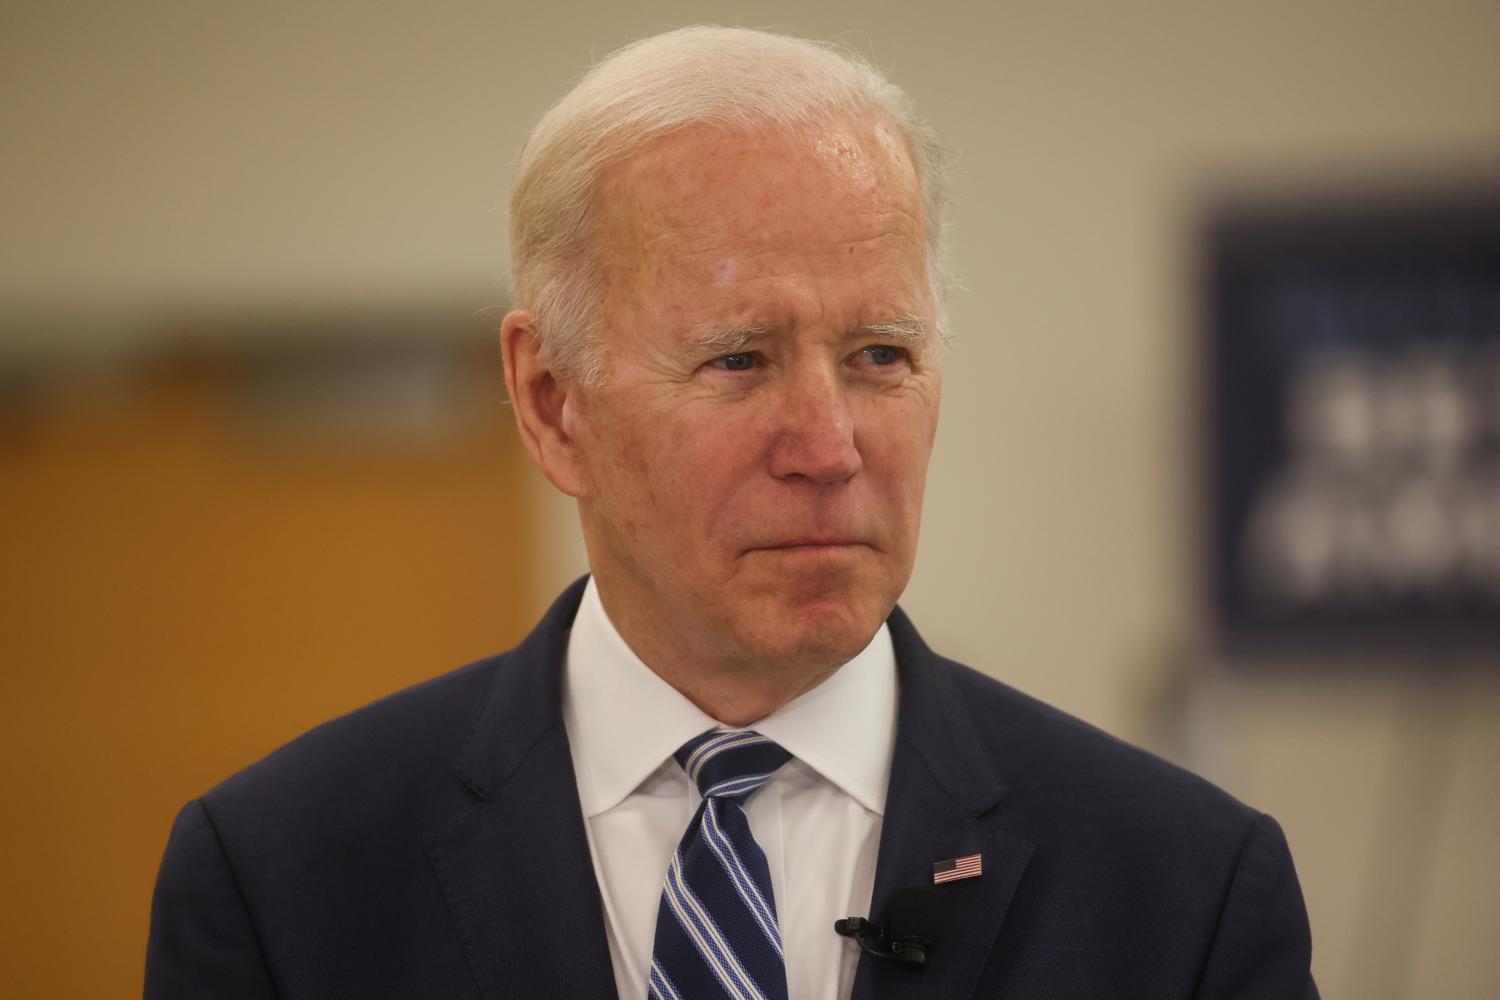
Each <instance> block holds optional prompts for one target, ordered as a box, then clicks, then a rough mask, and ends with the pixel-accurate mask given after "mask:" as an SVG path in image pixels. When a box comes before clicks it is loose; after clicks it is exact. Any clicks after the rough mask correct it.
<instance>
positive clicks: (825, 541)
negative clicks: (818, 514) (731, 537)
mask: <svg viewBox="0 0 1500 1000" xmlns="http://www.w3.org/2000/svg"><path fill="white" fill-rule="evenodd" d="M867 544H868V543H866V542H864V541H863V540H861V539H858V538H847V537H843V536H821V535H819V536H809V537H807V538H792V539H787V540H786V541H780V542H772V543H770V544H767V545H757V546H755V547H754V549H752V550H751V551H755V550H760V551H763V552H796V551H800V550H805V551H810V552H816V551H835V550H838V549H851V548H856V547H861V546H865V545H867Z"/></svg>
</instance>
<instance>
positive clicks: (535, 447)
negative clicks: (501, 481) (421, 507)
mask: <svg viewBox="0 0 1500 1000" xmlns="http://www.w3.org/2000/svg"><path fill="white" fill-rule="evenodd" d="M541 347H542V345H541V342H540V341H538V340H537V336H536V317H535V316H533V315H532V314H531V313H530V312H527V311H526V310H524V309H517V310H514V311H512V312H510V313H509V314H507V315H506V317H505V320H504V322H502V323H501V324H500V353H501V355H502V356H503V357H504V359H505V389H506V391H507V392H509V393H510V401H511V405H512V406H513V407H514V408H515V411H516V429H517V430H519V431H520V432H521V440H522V441H523V442H525V444H526V450H527V451H529V452H531V458H532V461H534V462H536V464H537V466H538V467H539V468H540V469H541V470H542V474H543V475H545V476H546V477H547V478H548V479H549V480H551V481H552V485H553V486H556V487H557V488H558V489H560V490H562V491H563V492H564V493H566V494H568V495H569V496H573V497H577V496H581V495H582V494H583V482H584V478H583V474H582V471H583V470H582V467H581V466H580V463H579V460H578V449H577V445H576V442H574V441H573V439H572V438H571V437H570V436H569V434H568V432H567V429H566V426H565V421H564V411H565V410H566V409H567V407H568V406H569V400H568V397H569V395H570V394H571V393H575V392H577V391H579V390H578V388H577V386H576V385H574V384H572V383H570V382H567V381H565V380H563V379H561V378H559V377H558V376H557V375H555V374H554V373H553V372H552V371H551V370H550V369H549V368H547V367H546V365H544V364H543V363H542V358H541Z"/></svg>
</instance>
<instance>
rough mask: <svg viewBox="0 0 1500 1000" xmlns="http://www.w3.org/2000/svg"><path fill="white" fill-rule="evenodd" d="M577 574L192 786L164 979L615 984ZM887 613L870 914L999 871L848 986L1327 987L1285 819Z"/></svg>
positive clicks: (490, 999) (175, 993)
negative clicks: (914, 966) (587, 764)
mask: <svg viewBox="0 0 1500 1000" xmlns="http://www.w3.org/2000/svg"><path fill="white" fill-rule="evenodd" d="M582 589H583V588H582V581H580V582H579V583H578V584H575V585H574V586H573V587H571V588H570V589H569V590H568V591H567V592H566V593H565V594H564V595H563V596H562V597H561V598H560V599H559V600H558V602H557V603H556V604H555V605H554V606H553V607H552V609H551V611H549V612H548V614H547V616H546V617H545V618H544V619H543V621H542V622H541V624H540V625H539V626H538V627H537V628H536V630H535V631H534V632H532V633H531V635H530V636H528V637H527V639H526V640H525V641H524V642H523V643H522V644H521V645H520V646H518V647H517V648H516V649H514V650H512V651H511V652H509V653H505V654H502V655H500V656H497V657H494V658H493V659H489V660H485V661H482V662H480V663H476V664H473V665H471V666H469V667H465V668H463V669H461V670H458V671H456V672H454V673H451V674H447V675H445V676H443V677H439V678H437V679H435V680H432V681H429V682H427V683H425V684H422V685H420V686H418V687H415V688H412V689H410V690H407V691H404V692H401V693H399V694H396V695H394V696H392V697H390V698H387V699H385V700H383V701H380V702H377V703H376V704H374V705H370V706H369V707H367V708H364V709H361V710H360V711H357V712H355V713H353V714H352V715H349V716H346V717H344V718H341V719H338V720H335V721H333V722H330V723H328V724H327V725H324V726H322V727H320V728H318V729H315V730H313V731H312V732H310V733H308V734H307V735H305V736H303V737H301V738H300V739H298V740H296V741H294V742H293V743H291V744H289V745H288V746H286V747H283V748H282V749H280V750H278V751H276V752H275V753H273V754H271V755H270V756H269V757H267V758H266V759H264V760H262V761H260V762H259V763H257V764H255V765H253V766H251V767H250V768H248V769H246V770H245V771H242V772H240V773H239V774H237V775H235V776H234V777H232V778H230V779H229V780H228V781H226V782H224V783H223V784H222V785H219V786H218V787H217V788H214V789H213V790H212V791H210V792H208V793H207V794H205V795H204V796H203V797H202V798H200V799H197V800H195V801H193V802H191V803H189V804H188V805H187V806H186V807H185V808H184V809H183V810H182V812H181V814H180V815H179V816H178V817H177V822H176V825H175V826H174V827H173V829H172V834H171V838H170V841H169V843H168V845H167V850H166V856H165V858H164V860H163V861H162V866H161V872H160V875H159V876H158V879H157V885H156V892H155V896H154V898H153V901H152V909H151V935H150V943H149V945H148V948H147V961H146V996H147V997H148V998H150V1000H165V998H194V1000H198V998H210V997H211V998H219V1000H239V998H245V1000H248V998H257V1000H261V998H271V997H279V998H282V1000H303V998H319V1000H334V998H350V1000H377V998H385V997H390V998H397V997H400V998H416V997H422V998H426V997H432V998H445V1000H446V998H454V1000H458V998H484V1000H541V998H549V1000H552V998H568V1000H575V998H576V1000H596V998H597V1000H605V998H614V997H615V983H614V975H613V972H612V970H611V967H610V957H609V948H608V944H607V941H606V938H605V929H604V918H603V910H602V906H601V903H600V897H599V890H598V887H597V885H596V883H595V880H594V872H593V866H592V863H591V861H590V858H589V850H588V843H587V840H586V836H585V833H584V821H583V816H582V812H581V809H580V807H579V804H578V793H577V789H576V787H575V785H574V781H573V764H572V760H571V758H570V756H569V751H568V741H567V736H566V734H565V732H564V729H563V724H562V712H561V697H560V684H559V677H560V673H561V665H562V658H563V652H564V649H565V646H566V635H567V630H568V627H569V625H570V623H571V622H572V619H573V615H574V612H575V611H576V610H577V607H578V601H579V598H580V597H581V595H582ZM890 629H891V635H892V638H893V639H894V642H895V648H896V659H897V663H898V667H899V673H900V690H901V696H900V715H899V721H898V727H897V740H896V749H895V758H894V761H893V765H892V773H891V785H890V791H889V796H888V801H887V808H886V817H885V824H884V827H883V828H882V833H881V840H880V854H879V862H878V866H877V870H876V876H875V889H874V900H873V904H874V905H873V909H875V910H877V911H878V910H879V909H880V906H881V904H882V903H883V901H884V900H885V899H887V898H888V897H889V896H890V894H891V893H892V892H893V891H895V890H896V889H899V888H902V887H904V886H911V885H922V884H931V878H932V864H933V862H934V861H937V860H939V859H945V858H955V857H959V856H962V855H967V854H976V853H977V854H982V855H983V857H984V874H983V875H982V876H981V877H979V878H977V879H970V880H966V881H957V882H950V883H947V884H945V885H943V886H940V887H938V890H937V891H938V892H939V893H940V898H941V903H942V908H943V913H944V931H943V935H942V937H941V939H940V941H939V942H938V944H937V946H936V948H935V949H934V951H933V953H932V956H931V958H930V961H929V965H928V967H927V968H926V969H924V970H922V971H919V972H912V971H907V970H904V969H901V968H897V967H895V966H892V965H889V964H886V963H881V962H875V961H872V960H871V959H869V958H868V957H865V958H863V959H862V961H861V965H860V966H859V971H858V974H857V978H856V982H855V988H854V996H855V998H856V1000H876V998H915V997H930V998H941V1000H963V998H969V997H975V998H990V997H1008V998H1017V1000H1019V998H1038V1000H1041V998H1046V1000H1063V998H1070V997H1080V998H1081V997H1090V998H1096V997H1110V998H1121V1000H1126V998H1137V997H1138V998H1142V1000H1148V998H1149V1000H1167V998H1178V997H1181V998H1188V997H1196V998H1203V1000H1208V998H1231V997H1233V998H1246V1000H1248V998H1257V1000H1260V998H1278V1000H1279V998H1298V1000H1301V998H1304V997H1315V996H1316V995H1317V994H1316V990H1315V989H1314V987H1313V985H1312V980H1311V977H1310V975H1309V959H1310V949H1311V945H1310V942H1309V934H1308V926H1307V917H1306V914H1305V911H1304V908H1303V903H1302V896H1301V892H1300V890H1299V888H1298V884H1297V878H1296V875H1295V873H1294V871H1293V869H1292V861H1291V857H1290V855H1289V853H1288V851H1287V846H1286V842H1285V840H1284V839H1283V837H1282V834H1281V831H1280V829H1279V828H1278V827H1277V826H1276V823H1275V822H1274V821H1273V820H1272V819H1271V818H1270V817H1268V816H1265V815H1262V814H1260V813H1257V812H1255V811H1254V810H1252V809H1249V808H1247V807H1245V806H1243V805H1241V804H1240V803H1238V802H1236V801H1235V800H1233V799H1232V798H1230V797H1229V796H1228V795H1226V794H1224V793H1223V792H1221V791H1219V790H1217V789H1215V788H1214V787H1213V786H1211V785H1209V784H1207V783H1206V782H1204V781H1202V780H1200V779H1198V778H1195V777H1193V776H1192V775H1190V774H1188V773H1186V772H1184V771H1181V770H1179V769H1178V768H1175V767H1173V766H1171V765H1169V764H1166V763H1164V762H1163V761H1161V760H1158V759H1157V758H1155V757H1152V756H1150V755H1148V754H1146V753H1143V752H1142V751H1140V750H1136V749H1134V748H1132V747H1130V746H1127V745H1125V744H1123V743H1121V742H1119V741H1117V740H1115V739H1113V738H1111V737H1109V736H1107V735H1105V734H1103V733H1101V732H1099V731H1098V730H1095V729H1093V728H1091V727H1089V726H1087V725H1085V724H1083V723H1081V722H1079V721H1077V720H1076V719H1073V718H1070V717H1069V716H1067V715H1065V714H1063V713H1062V712H1059V711H1057V710H1055V709H1052V708H1049V707H1047V706H1045V705H1042V704H1040V703H1038V702H1036V701H1034V700H1032V699H1030V698H1027V697H1025V696H1024V695H1021V694H1018V693H1017V692H1015V691H1013V690H1011V689H1010V688H1007V687H1005V686H1004V685H1002V684H999V683H997V682H995V681H993V680H990V679H989V678H986V677H984V676H982V675H980V674H978V673H975V672H974V671H971V670H969V669H968V668H966V667H963V666H960V665H959V664H956V663H953V662H951V661H949V660H945V659H943V658H942V657H939V656H937V655H935V654H934V653H932V651H931V650H929V649H928V648H927V647H926V645H925V644H924V643H923V642H922V639H921V637H920V636H918V635H917V632H916V630H915V629H914V628H913V627H912V625H911V623H910V622H909V621H908V620H907V618H906V617H905V615H903V614H902V613H901V612H900V611H899V610H898V611H896V612H895V613H894V614H893V615H892V617H891V619H890ZM828 933H830V934H832V933H833V930H832V928H831V927H830V928H829V930H828ZM851 947H852V945H851ZM797 1000H827V998H797Z"/></svg>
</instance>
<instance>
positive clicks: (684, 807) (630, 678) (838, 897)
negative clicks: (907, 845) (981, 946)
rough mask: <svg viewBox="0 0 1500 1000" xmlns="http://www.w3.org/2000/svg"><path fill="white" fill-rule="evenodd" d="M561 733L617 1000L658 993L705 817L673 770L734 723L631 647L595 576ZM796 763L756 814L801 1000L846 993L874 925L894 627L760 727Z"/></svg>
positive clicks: (577, 626)
mask: <svg viewBox="0 0 1500 1000" xmlns="http://www.w3.org/2000/svg"><path fill="white" fill-rule="evenodd" d="M563 722H564V724H565V726H566V727H567V733H568V743H569V745H570V747H571V749H572V754H573V770H574V772H575V773H576V775H577V778H578V796H579V800H580V802H581V803H582V805H583V815H584V820H585V824H586V826H587V829H588V841H589V851H590V853H591V855H592V857H593V862H594V874H595V876H596V877H597V878H598V881H599V890H600V894H601V895H602V896H603V898H604V915H605V924H606V930H607V933H608V936H609V954H610V959H611V960H612V961H613V963H614V970H615V984H616V986H617V988H618V990H619V993H620V1000H639V998H644V997H645V996H646V975H647V972H648V970H649V969H650V967H651V950H652V943H653V941H654V939H655V934H656V913H657V907H658V906H659V905H660V903H661V892H662V885H663V882H664V880H665V877H666V872H667V862H668V861H670V860H671V857H672V852H673V851H675V850H676V848H677V844H678V842H679V841H680V840H681V839H682V835H683V833H684V831H686V829H687V825H688V822H689V821H690V820H691V819H692V817H693V813H694V812H695V811H696V810H697V808H698V803H699V801H700V796H699V794H698V789H697V787H696V786H694V785H693V783H692V782H690V781H689V780H688V778H687V775H686V774H685V773H683V770H682V768H681V767H679V766H678V764H677V762H676V761H675V760H673V759H672V755H673V754H674V753H676V751H677V749H678V748H679V747H680V746H682V744H684V743H686V742H687V741H688V740H690V739H692V738H693V737H694V736H697V735H698V734H700V733H703V732H706V731H707V730H709V729H714V728H722V727H721V726H720V724H719V723H718V722H716V721H715V720H714V719H713V718H712V717H711V716H708V715H706V714H704V713H703V712H702V711H701V710H700V709H699V708H698V707H697V706H695V705H694V704H693V703H692V702H690V701H688V700H687V699H686V698H685V697H683V696H682V695H681V694H680V693H678V691H677V690H676V689H675V688H673V687H672V686H671V685H669V684H667V683H666V682H665V681H663V680H662V679H661V678H660V677H658V676H657V675H656V674H655V673H653V672H652V671H651V669H650V668H648V667H647V666H646V665H645V664H644V663H642V662H641V660H640V659H639V658H638V657H637V656H636V655H635V654H634V653H633V652H632V651H631V649H630V647H629V646H627V645H626V644H625V640H624V639H623V638H621V636H620V634H619V632H617V631H616V630H615V628H614V625H613V624H611V622H610V620H609V618H608V616H607V615H606V614H605V612H604V605H603V604H602V603H601V602H600V600H599V595H598V592H597V590H596V589H595V586H594V581H593V579H590V580H589V583H588V587H587V589H586V590H585V591H584V595H583V603H582V604H581V605H580V606H579V608H578V615H577V617H576V618H575V619H574V621H573V629H572V632H571V633H570V634H569V637H568V652H567V658H566V666H565V669H564V675H563ZM749 728H752V729H754V730H755V731H756V732H758V733H761V734H762V735H764V736H766V737H768V738H770V739H772V740H775V741H776V742H777V743H779V744H780V745H781V746H782V747H783V748H785V749H786V750H787V751H789V752H790V753H791V754H792V760H790V761H788V762H787V763H786V764H785V765H783V766H782V767H781V768H780V769H779V770H778V771H777V772H776V773H775V774H774V775H772V777H771V779H770V780H769V781H767V782H766V784H765V785H764V786H762V787H761V789H760V790H759V791H758V792H756V793H755V794H754V795H752V796H751V797H750V799H749V801H748V802H747V803H746V806H745V813H746V815H747V816H748V817H749V820H750V829H751V831H752V832H753V833H754V834H755V839H756V841H757V842H758V843H759V844H760V846H761V849H762V850H764V851H765V854H766V862H767V864H768V865H769V867H770V870H771V887H772V890H773V892H774V893H775V900H776V913H777V917H778V919H779V920H780V923H781V936H782V941H783V946H784V949H785V956H786V972H787V989H788V995H789V996H790V998H791V1000H837V998H847V997H848V996H849V994H850V991H851V989H852V988H853V985H854V970H855V967H856V965H857V964H858V959H859V948H858V946H857V945H856V944H855V943H854V942H853V941H850V940H848V939H846V938H841V937H838V936H837V935H835V934H834V932H833V922H834V921H835V920H837V919H839V918H841V917H849V916H868V915H869V909H870V894H871V891H872V889H873V887H874V883H875V860H876V855H877V852H878V850H879V844H880V826H881V820H882V817H883V815H884V813H885V796H886V787H887V786H888V785H889V783H890V774H891V753H892V750H893V748H894V744H895V737H896V658H895V651H894V649H893V648H892V646H891V638H890V633H889V632H888V631H887V630H886V628H885V626H884V625H882V626H881V628H880V631H879V632H877V633H876V634H875V638H874V639H872V640H871V641H870V644H869V646H867V647H866V648H865V650H864V651H863V652H861V653H860V654H859V655H858V656H856V657H855V658H854V659H852V660H850V661H849V662H848V663H846V664H844V665H843V666H842V667H840V668H839V669H838V670H837V671H835V672H834V674H833V676H831V677H829V678H828V679H827V680H825V681H824V682H823V683H822V684H819V685H818V686H817V687H815V688H813V689H812V690H811V691H808V692H807V693H805V694H803V695H801V696H800V697H798V698H796V699H795V700H793V701H791V702H789V703H787V704H786V705H783V706H782V707H781V708H779V709H777V710H776V711H775V712H773V713H771V714H770V715H768V716H766V717H765V718H764V719H761V720H760V721H758V722H756V723H755V724H754V725H753V726H751V727H749Z"/></svg>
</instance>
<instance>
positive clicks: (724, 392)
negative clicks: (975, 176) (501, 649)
mask: <svg viewBox="0 0 1500 1000" xmlns="http://www.w3.org/2000/svg"><path fill="white" fill-rule="evenodd" d="M596 204H597V206H598V216H597V225H596V230H595V235H596V248H597V253H598V259H599V262H600V264H601V265H602V269H603V274H604V276H605V288H604V294H603V302H602V305H603V310H604V318H605V324H604V328H605V334H604V336H605V344H606V362H605V371H606V379H605V382H604V383H603V384H602V385H598V386H583V385H579V384H575V383H571V382H569V381H567V380H566V379H563V378H560V377H558V376H555V375H554V374H553V373H551V372H549V371H547V370H546V369H545V367H544V366H542V365H541V363H540V361H539V359H538V356H537V352H536V344H535V340H534V336H533V335H532V333H531V330H532V327H533V323H534V321H533V319H532V317H531V315H530V314H529V313H527V312H524V311H518V312H516V313H512V314H511V315H510V316H508V317H507V318H506V322H505V326H504V328H503V329H502V338H503V342H504V347H505V355H506V366H507V380H508V384H509V386H510V389H511V395H512V399H513V400H515V401H516V407H517V419H518V422H519V423H520V425H521V431H522V436H523V438H524V439H525V440H526V442H527V445H528V447H529V448H530V449H531V451H532V454H533V456H534V457H536V459H537V461H538V464H539V465H540V466H541V467H542V469H543V471H544V472H546V473H547V475H548V476H549V478H550V479H551V480H552V481H553V483H555V484H556V485H557V486H558V487H559V488H561V489H563V490H564V491H565V492H567V493H569V494H571V495H573V496H575V497H577V499H578V509H579V515H580V519H581V521H582V525H583V531H584V537H585V540H586V543H587V547H588V554H589V562H590V566H591V568H592V570H593V573H594V575H595V578H596V580H597V583H598V586H599V590H600V596H601V598H602V600H603V602H604V606H605V609H606V611H607V612H608V614H609V616H610V619H611V620H612V621H613V622H614V624H615V626H616V628H617V629H618V630H619V631H620V633H621V635H622V636H623V637H624V638H625V640H626V642H627V643H628V644H629V645H630V646H631V648H632V649H633V650H634V651H635V652H636V653H637V654H638V655H639V656H640V657H641V659H642V660H643V661H644V662H645V663H647V664H648V665H649V666H650V667H651V668H652V669H653V670H655V671H656V672H657V673H658V674H660V675H661V676H662V677H664V678H665V679H666V680H667V681H668V682H669V683H672V684H673V685H674V686H675V687H677V688H678V689H679V690H681V691H682V692H683V693H684V694H686V695H687V696H688V697H689V698H691V699H692V700H693V701H694V702H695V703H697V704H698V705H699V706H700V707H702V708H704V709H705V711H707V712H708V713H709V714H711V715H713V716H715V717H716V718H718V719H720V720H721V721H723V722H726V723H730V724H736V725H744V724H748V723H749V722H752V721H754V720H755V719H757V718H759V717H761V716H763V715H765V714H766V713H768V712H770V711H772V710H774V709H775V708H776V707H778V706H779V705H780V704H783V703H784V702H786V701H788V700H790V699H791V698H793V697H795V696H796V695H797V694H799V693H801V692H802V691H805V690H807V689H809V688H811V687H812V686H814V685H816V684H817V683H819V682H820V681H821V680H823V679H824V678H826V677H827V676H828V675H829V674H830V673H831V672H832V671H833V670H835V669H837V667H838V666H839V665H840V664H842V663H844V662H846V661H847V660H849V659H850V658H852V657H853V656H855V655H856V654H857V653H858V652H859V651H860V650H861V649H863V648H864V646H865V645H867V644H868V642H869V641H870V639H871V637H872V636H873V635H874V633H875V631H876V630H877V629H878V628H879V627H880V625H881V623H882V622H883V621H884V619H885V617H886V616H887V615H888V614H889V613H890V610H891V608H892V606H893V605H894V604H895V602H896V599H897V598H898V597H899V596H900V594H901V591H902V590H903V589H904V588H905V586H906V583H907V581H908V579H909V578H910V576H911V569H912V563H913V560H914V558H915V554H916V544H917V531H918V523H919V520H920V515H921V506H922V491H923V485H924V482H925V477H926V470H927V463H928V458H929V455H930V453H931V449H932V442H933V436H934V434H935V432H936V430H937V420H938V401H939V396H940V390H941V378H940V372H939V355H940V350H941V349H940V344H939V340H938V337H937V334H936V330H935V325H936V320H935V316H934V307H933V300H932V295H931V291H930V289H929V287H928V284H927V278H926V274H927V269H926V255H925V241H924V230H923V226H924V219H923V217H922V205H921V199H920V196H919V194H918V191H917V186H916V181H915V177H914V174H913V171H912V167H911V163H910V160H909V158H908V157H907V155H906V153H905V150H904V148H903V147H902V145H901V143H900V141H899V139H897V138H895V136H894V134H893V133H892V132H890V131H888V130H887V129H886V128H885V127H884V126H883V125H881V124H879V123H868V122H866V123H847V124H844V125H840V126H828V127H824V128H821V129H818V130H810V131H808V132H806V133H802V134H798V135H797V136H795V137H787V136H771V135H745V134H729V133H725V132H723V131H719V130H714V129H710V128H707V127H696V128H693V129H688V130H684V131H681V132H677V133H674V134H672V135H669V136H666V137H664V138H661V139H658V140H656V141H655V142H653V143H651V144H649V145H648V146H647V147H646V148H645V149H644V150H643V151H642V152H640V153H638V154H637V155H635V156H634V157H632V158H630V159H629V160H627V161H626V162H624V163H623V164H620V165H618V166H617V167H615V168H614V169H612V170H611V171H610V172H609V173H607V174H606V176H605V178H604V179H603V183H602V185H601V188H600V190H599V193H598V200H597V202H596Z"/></svg>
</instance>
